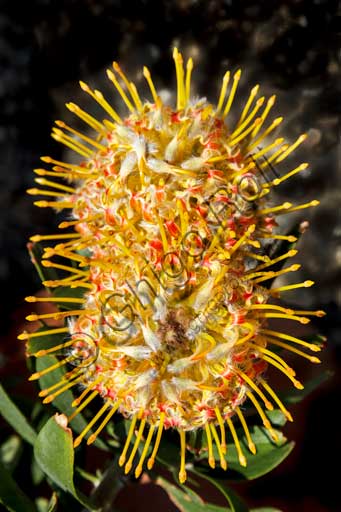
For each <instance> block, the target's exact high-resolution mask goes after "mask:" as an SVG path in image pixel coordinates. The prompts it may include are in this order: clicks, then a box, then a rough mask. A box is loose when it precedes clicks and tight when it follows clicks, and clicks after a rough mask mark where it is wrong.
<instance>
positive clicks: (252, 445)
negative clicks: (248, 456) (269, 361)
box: [249, 443, 257, 455]
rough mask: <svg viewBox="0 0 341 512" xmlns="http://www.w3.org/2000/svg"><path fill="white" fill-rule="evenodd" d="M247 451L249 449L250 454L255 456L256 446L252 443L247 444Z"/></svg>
mask: <svg viewBox="0 0 341 512" xmlns="http://www.w3.org/2000/svg"><path fill="white" fill-rule="evenodd" d="M249 449H250V452H251V453H252V454H253V455H256V453H257V448H256V445H255V444H254V443H250V444H249Z"/></svg>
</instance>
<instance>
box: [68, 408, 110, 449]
mask: <svg viewBox="0 0 341 512" xmlns="http://www.w3.org/2000/svg"><path fill="white" fill-rule="evenodd" d="M109 406H110V402H109V401H107V402H105V404H104V405H103V407H101V409H100V410H99V411H98V413H97V414H96V416H94V418H92V420H91V421H90V422H89V423H88V425H87V426H86V427H85V428H84V429H83V430H82V432H81V433H80V434H79V436H78V437H76V439H75V440H74V443H73V446H74V448H76V447H77V446H79V445H80V444H81V442H82V439H83V438H84V437H85V436H86V434H87V433H88V432H89V430H91V428H92V427H93V425H94V424H95V423H96V422H97V420H99V418H100V417H101V416H102V414H104V413H105V411H106V410H107V409H108V407H109Z"/></svg>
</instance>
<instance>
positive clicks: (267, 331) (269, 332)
mask: <svg viewBox="0 0 341 512" xmlns="http://www.w3.org/2000/svg"><path fill="white" fill-rule="evenodd" d="M260 332H261V333H263V334H265V335H267V336H270V337H275V338H280V339H283V340H288V341H293V342H294V343H297V345H301V346H302V347H306V348H309V349H310V350H312V351H313V352H320V350H321V348H320V347H319V346H318V345H314V344H313V343H308V342H307V341H303V340H300V339H299V338H295V337H294V336H291V335H290V334H284V332H277V331H272V330H271V329H261V330H260Z"/></svg>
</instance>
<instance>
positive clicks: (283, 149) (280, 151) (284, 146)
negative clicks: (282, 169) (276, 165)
mask: <svg viewBox="0 0 341 512" xmlns="http://www.w3.org/2000/svg"><path fill="white" fill-rule="evenodd" d="M288 147H289V144H283V146H281V147H280V148H279V149H278V150H277V151H275V152H274V153H273V154H272V155H271V156H269V157H267V158H266V160H265V161H264V162H263V163H262V164H260V165H259V164H258V165H259V167H260V168H261V169H265V168H266V167H268V166H269V164H271V162H273V161H274V160H276V158H277V157H278V155H280V154H281V153H283V151H285V150H286V149H287V148H288Z"/></svg>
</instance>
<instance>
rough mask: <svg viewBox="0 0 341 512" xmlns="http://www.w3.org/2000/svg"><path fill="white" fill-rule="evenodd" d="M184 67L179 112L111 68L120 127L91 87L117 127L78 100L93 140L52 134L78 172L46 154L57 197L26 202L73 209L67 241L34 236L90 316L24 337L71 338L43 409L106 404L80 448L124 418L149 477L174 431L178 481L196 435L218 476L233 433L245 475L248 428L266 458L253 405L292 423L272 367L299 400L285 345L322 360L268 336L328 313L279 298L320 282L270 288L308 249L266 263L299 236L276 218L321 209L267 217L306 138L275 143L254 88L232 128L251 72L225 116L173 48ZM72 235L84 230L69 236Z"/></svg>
mask: <svg viewBox="0 0 341 512" xmlns="http://www.w3.org/2000/svg"><path fill="white" fill-rule="evenodd" d="M173 57H174V61H175V69H176V78H177V104H176V108H172V107H170V106H168V105H165V104H164V103H163V102H162V101H161V98H160V96H159V95H158V92H157V90H156V88H155V86H154V84H153V81H152V78H151V75H150V72H149V70H148V69H147V68H144V70H143V74H144V77H145V78H146V80H147V82H148V84H149V88H150V92H151V96H152V99H151V100H146V101H142V100H141V98H140V96H139V93H138V91H137V89H136V87H135V85H134V83H132V82H130V81H129V79H128V78H127V77H126V75H125V74H124V73H123V71H122V70H121V68H120V67H119V65H118V64H117V63H116V62H114V63H113V70H108V72H107V73H108V77H109V79H110V80H111V81H112V83H113V85H114V87H115V88H116V90H117V92H118V93H119V95H120V96H121V98H122V100H123V102H124V103H125V105H126V107H127V110H128V115H127V117H126V118H124V119H123V118H121V117H120V116H119V115H118V113H117V112H116V111H115V110H114V109H113V107H112V106H111V105H110V104H109V102H108V101H107V100H106V99H105V98H104V97H103V95H102V94H101V93H100V92H99V91H97V90H92V89H91V88H90V87H89V86H88V85H86V84H85V83H83V82H80V85H81V88H82V89H83V90H84V91H85V92H86V93H88V94H89V95H90V96H91V97H92V98H93V99H94V100H95V101H96V102H97V103H98V104H99V105H100V106H101V107H102V108H103V110H104V112H105V114H106V115H107V118H105V119H103V120H102V121H100V120H97V119H95V118H94V117H92V116H91V115H90V114H88V113H87V112H85V111H84V110H82V109H81V108H80V107H79V106H77V105H75V104H74V103H68V104H67V105H66V106H67V108H68V109H69V110H70V111H71V112H73V113H74V114H75V115H76V116H78V117H79V118H80V119H81V120H82V121H84V123H85V125H88V127H90V128H91V130H92V135H91V134H86V135H85V134H84V133H80V132H79V131H77V130H75V129H73V128H71V127H70V126H68V125H66V124H65V123H63V122H61V121H56V125H57V127H55V128H54V129H53V133H52V137H53V138H54V139H56V140H57V141H59V142H61V143H62V144H64V145H65V146H67V147H68V148H71V149H72V150H73V151H75V152H76V153H77V154H78V155H79V156H80V157H81V158H80V163H79V164H78V165H76V164H74V163H73V164H71V163H66V162H60V161H56V160H54V159H53V158H50V157H42V160H43V161H44V162H46V163H47V164H51V165H52V169H50V170H46V169H38V170H36V173H37V174H38V175H39V177H38V178H36V181H37V182H38V183H39V184H40V185H43V186H46V187H48V188H46V189H31V190H29V193H31V194H38V195H41V196H46V197H47V199H43V200H39V201H37V202H36V203H35V204H36V205H37V206H39V207H52V208H54V209H56V210H57V211H60V210H63V209H69V210H70V220H67V221H64V222H62V223H61V224H60V226H59V227H60V228H61V230H62V231H61V233H59V234H56V235H49V236H40V235H36V236H33V237H32V238H31V240H32V241H33V242H37V241H44V242H45V241H51V242H53V243H55V245H53V246H51V247H45V254H44V259H43V265H44V266H45V267H52V268H55V269H61V270H63V271H66V272H67V274H68V275H67V276H66V277H62V278H61V279H59V280H53V281H49V282H44V284H45V285H46V286H48V287H50V288H53V287H65V290H71V289H75V288H78V289H79V290H80V292H81V296H80V298H75V297H74V294H70V296H69V295H65V296H61V295H60V294H58V296H55V297H54V298H52V300H53V301H55V302H58V303H60V304H63V303H64V304H65V303H67V302H70V303H72V304H77V303H79V307H78V309H75V310H66V311H65V310H63V311H60V312H57V313H55V312H54V313H48V314H44V315H38V314H32V315H30V316H29V317H28V320H44V319H46V318H56V319H67V323H66V325H65V326H64V327H63V326H62V327H54V328H52V329H49V328H48V329H46V330H45V331H43V332H42V331H40V332H35V333H31V334H29V333H26V332H25V333H23V334H22V335H21V336H20V338H21V339H29V338H32V337H43V336H45V335H49V334H54V333H58V332H59V333H63V334H62V336H63V335H64V336H65V334H66V335H67V340H66V341H65V339H64V340H63V339H61V345H57V346H56V347H52V348H50V349H46V350H40V351H38V352H37V353H36V354H35V356H37V357H40V356H43V355H46V354H50V353H57V351H60V348H61V346H63V347H64V348H65V347H66V356H65V357H64V358H63V359H61V360H60V362H59V363H58V364H57V365H53V366H51V367H49V368H47V369H46V370H44V371H42V372H37V373H34V374H33V375H32V376H31V379H32V380H34V379H39V378H40V377H41V376H42V375H43V374H46V373H48V372H52V371H54V370H55V369H56V368H57V367H60V366H62V365H66V364H67V363H72V362H73V363H74V368H73V369H71V370H70V371H68V372H67V373H66V374H64V377H63V378H62V379H61V380H60V382H58V383H57V384H55V385H54V386H52V387H50V388H48V389H45V390H43V391H42V392H41V396H44V397H45V399H44V402H51V401H52V400H53V399H54V398H55V397H56V396H58V395H59V394H61V393H63V392H64V391H66V390H68V389H70V388H72V387H74V388H79V389H81V391H82V392H81V395H80V396H79V398H77V399H76V400H75V402H74V406H75V410H74V413H73V414H72V416H71V417H70V418H69V419H70V420H71V419H73V418H74V417H75V416H76V415H77V414H78V413H79V412H80V411H82V410H83V409H84V408H85V407H86V406H87V405H88V404H90V402H91V401H92V400H94V399H95V397H102V400H103V405H102V407H101V408H100V410H99V411H98V413H97V414H96V415H95V416H94V417H93V419H92V420H91V421H90V422H89V423H88V425H87V427H86V428H85V429H84V431H83V432H82V433H81V434H80V435H79V436H78V437H77V438H76V440H75V443H74V444H75V446H77V445H78V444H79V443H80V442H81V440H82V439H83V438H84V437H85V436H87V434H88V433H89V432H90V431H91V430H92V429H93V430H92V432H93V433H92V434H91V435H90V437H88V439H87V443H88V444H90V443H92V442H93V441H94V440H95V439H96V437H97V436H98V434H99V433H100V431H101V430H102V429H103V428H104V427H105V425H106V424H107V423H108V422H109V420H110V419H111V418H112V417H113V415H114V414H115V413H119V414H121V415H123V416H124V417H125V418H127V419H130V420H131V424H130V430H129V432H128V435H127V439H126V442H125V445H124V447H123V451H122V454H121V457H120V460H119V464H120V465H125V471H126V472H129V471H130V470H131V468H132V467H133V464H134V461H135V458H136V454H137V451H138V448H139V447H140V445H141V443H143V444H144V446H143V449H142V448H141V450H140V452H139V453H140V457H139V460H138V461H137V464H135V475H136V476H137V477H138V476H139V475H140V474H141V471H142V469H143V465H144V463H145V460H146V458H148V462H147V467H148V468H149V469H150V468H151V467H152V466H153V463H154V460H155V457H156V454H157V451H158V447H159V444H160V441H161V437H162V433H163V430H164V429H170V428H171V429H176V430H177V431H178V432H179V437H180V453H181V458H180V459H181V462H180V472H179V479H180V482H184V481H185V479H186V470H185V451H186V434H187V433H188V432H190V431H193V430H196V429H204V430H205V433H206V436H207V446H208V461H209V464H210V466H212V467H214V465H215V459H214V457H213V444H214V443H215V444H216V446H217V450H218V453H219V456H220V465H221V467H222V468H223V469H226V468H227V463H226V460H225V453H226V436H231V438H232V439H233V440H234V443H235V445H236V449H237V452H238V455H239V461H240V464H241V465H246V458H245V455H244V453H243V452H242V448H241V444H240V442H239V439H238V436H237V433H236V427H235V424H236V423H238V422H239V424H241V426H242V427H243V429H244V432H245V436H246V439H247V440H248V446H249V449H250V451H251V452H252V453H255V451H256V446H255V445H254V443H253V441H252V439H251V435H250V432H249V429H248V425H247V421H246V418H245V416H244V414H243V404H244V403H245V402H246V401H247V400H249V401H250V403H251V405H253V406H254V408H255V409H256V411H257V412H258V414H259V416H260V418H261V420H262V422H263V424H264V427H265V429H267V430H268V431H269V433H270V435H271V436H272V437H273V438H275V437H276V435H275V432H274V431H273V429H272V426H271V424H270V422H269V420H268V418H267V416H266V415H265V412H264V408H265V409H268V410H271V409H273V404H274V405H276V406H277V407H278V408H280V409H281V410H282V412H283V413H284V414H285V416H286V417H287V418H288V419H289V420H292V418H291V415H290V413H289V412H288V411H287V409H286V408H285V406H284V405H283V403H282V402H281V401H280V399H279V398H278V396H277V394H276V393H275V391H274V390H273V389H272V388H271V387H270V385H269V384H268V382H267V381H266V380H265V377H264V374H265V371H266V369H267V367H268V366H269V365H271V366H274V367H276V368H277V369H278V370H279V371H280V372H282V373H284V374H285V375H286V376H287V377H288V379H289V380H290V381H291V382H292V383H293V385H294V386H295V387H296V388H299V389H300V388H302V387H303V386H302V384H301V383H300V382H299V381H298V380H297V379H296V377H295V372H294V370H293V369H292V368H290V367H289V365H288V364H287V363H286V362H285V360H284V359H282V357H280V356H279V355H278V353H277V351H276V348H277V347H281V348H284V349H286V350H289V351H291V352H295V353H296V354H298V355H300V356H303V357H305V358H307V359H309V360H310V361H312V362H319V360H318V359H317V358H316V357H315V356H312V355H309V354H307V353H306V352H305V351H304V350H303V349H306V350H308V351H309V350H310V351H318V350H320V348H319V347H318V346H316V345H314V344H310V343H307V342H305V341H304V340H301V339H299V338H296V337H294V336H292V335H289V334H285V333H282V332H277V331H275V330H273V329H270V328H269V326H268V325H267V323H268V319H272V318H281V319H288V320H292V321H296V322H300V323H307V322H308V321H309V319H308V318H307V315H308V316H309V315H322V314H323V312H320V311H317V312H307V311H293V310H291V309H288V308H285V307H282V306H281V305H279V304H278V303H276V301H275V302H274V301H273V299H274V298H276V297H279V295H280V293H281V292H284V291H286V290H291V289H294V288H300V287H309V286H311V285H312V284H313V282H312V281H305V282H302V283H297V284H292V285H288V286H283V287H281V288H275V289H268V288H267V287H266V284H267V281H269V280H273V279H274V278H275V277H277V276H279V275H282V274H285V273H287V272H292V271H295V270H297V268H298V267H299V265H290V266H287V267H286V268H285V269H284V270H280V271H274V270H272V269H273V266H274V265H276V264H277V263H278V262H280V261H283V262H284V261H285V260H286V258H290V257H292V256H294V255H295V254H296V252H297V251H296V250H295V249H290V250H289V251H288V252H286V253H285V254H280V255H278V256H276V257H275V258H272V259H271V257H270V256H269V255H268V254H267V249H268V248H269V242H270V243H271V242H274V241H277V240H282V241H287V242H292V243H294V242H295V240H296V239H295V237H294V236H292V235H281V234H278V232H277V231H276V226H277V224H276V216H277V215H282V214H287V213H290V212H294V211H297V210H300V209H303V208H307V207H309V206H315V205H317V204H318V201H312V202H310V203H306V204H300V205H295V206H294V205H292V204H290V203H288V202H285V203H284V204H280V205H276V206H271V205H269V200H268V197H269V193H271V191H272V189H273V188H274V187H276V186H278V185H280V184H281V183H282V182H283V181H285V180H287V179H288V178H290V177H291V176H294V175H295V174H297V173H299V172H301V171H302V170H304V169H305V168H306V167H307V165H308V164H306V163H303V164H301V165H299V166H298V167H296V168H295V169H293V170H289V171H288V172H286V173H285V174H284V175H282V176H281V177H280V176H279V175H276V177H274V176H272V175H271V172H272V171H273V170H274V168H273V167H272V165H273V164H277V163H279V162H282V161H283V160H284V159H285V158H286V157H288V156H289V155H290V153H291V152H292V151H294V150H295V149H296V148H297V146H299V144H301V143H302V142H303V141H304V139H305V138H306V136H305V135H301V136H300V137H299V138H298V139H297V140H296V141H295V142H294V143H292V144H287V143H285V141H284V139H283V138H277V139H275V140H272V139H271V135H272V132H273V131H274V130H275V129H276V128H277V127H278V125H279V124H280V123H281V121H282V118H281V117H278V118H276V119H275V120H274V121H272V122H270V123H268V117H269V114H270V111H271V109H272V107H273V105H274V102H275V96H272V97H271V98H269V99H268V100H266V99H265V98H264V97H261V98H259V99H256V98H257V94H258V85H256V86H255V87H254V88H252V89H251V92H250V96H249V98H248V100H247V101H246V103H245V105H244V106H243V107H242V108H241V113H240V117H239V120H238V122H237V123H236V124H230V123H229V118H228V115H229V112H230V109H231V106H232V103H233V101H234V98H235V95H236V91H237V88H238V82H239V79H240V76H241V71H240V70H238V71H237V72H236V73H235V74H234V75H233V78H232V79H231V80H230V73H229V72H227V73H226V74H225V75H224V78H223V82H222V87H221V92H220V96H219V98H218V103H217V106H216V105H213V104H210V103H208V102H207V101H206V100H205V99H196V98H192V97H191V90H190V88H191V72H192V68H193V63H192V60H191V59H189V60H188V62H187V65H186V69H184V66H183V59H182V56H181V54H180V53H179V52H178V50H177V49H175V50H174V53H173ZM230 81H231V86H230V88H229V82H230ZM228 89H229V90H228ZM270 169H272V171H271V170H270ZM51 176H52V179H51V178H50V177H51ZM60 178H62V179H66V180H67V181H68V182H69V183H68V184H67V185H66V184H63V183H61V182H60V181H59V180H60ZM71 184H73V186H71ZM69 227H72V229H73V230H74V231H72V232H67V233H66V234H63V233H65V232H63V229H64V228H69ZM27 301H28V302H37V301H51V298H49V297H47V298H36V297H27ZM273 347H274V348H275V350H273ZM297 347H299V348H297ZM75 362H76V363H78V364H75ZM225 427H227V430H225ZM134 436H135V440H134V441H133V438H134ZM131 443H132V447H131V446H130V445H131ZM129 450H130V451H129Z"/></svg>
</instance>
